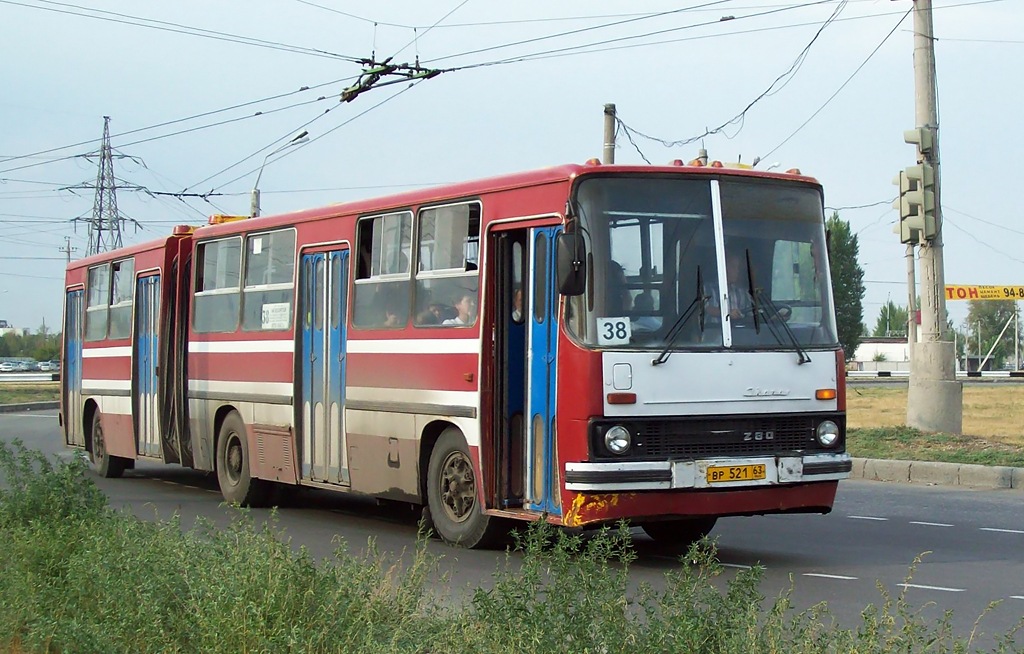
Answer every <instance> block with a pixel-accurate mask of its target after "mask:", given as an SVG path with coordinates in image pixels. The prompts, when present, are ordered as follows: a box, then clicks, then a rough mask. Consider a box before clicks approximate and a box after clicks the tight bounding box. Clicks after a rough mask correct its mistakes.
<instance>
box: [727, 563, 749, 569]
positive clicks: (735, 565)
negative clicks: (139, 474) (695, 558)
mask: <svg viewBox="0 0 1024 654" xmlns="http://www.w3.org/2000/svg"><path fill="white" fill-rule="evenodd" d="M721 566H722V567H723V568H738V569H740V570H750V566H749V565H743V564H742V563H722V564H721Z"/></svg>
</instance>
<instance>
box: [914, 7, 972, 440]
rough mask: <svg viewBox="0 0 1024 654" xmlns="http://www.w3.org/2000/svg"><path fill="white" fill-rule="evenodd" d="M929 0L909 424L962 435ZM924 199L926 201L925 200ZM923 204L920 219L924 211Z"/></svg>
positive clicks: (920, 54)
mask: <svg viewBox="0 0 1024 654" xmlns="http://www.w3.org/2000/svg"><path fill="white" fill-rule="evenodd" d="M933 33H934V32H933V27H932V0H914V88H915V93H914V107H915V118H916V127H917V130H916V131H917V141H916V142H917V144H918V163H919V165H921V167H922V172H923V173H924V174H923V175H922V180H921V181H922V184H926V182H927V176H928V175H927V169H928V168H929V167H930V168H931V170H932V172H933V173H934V200H935V204H934V221H935V224H934V228H932V229H929V228H930V227H931V226H930V225H928V222H927V219H926V220H925V223H924V229H923V230H922V232H923V233H929V234H930V233H931V232H932V231H934V237H932V238H930V239H929V238H921V239H920V246H919V247H920V252H921V342H920V343H914V344H913V345H912V346H911V357H910V384H909V388H908V394H907V425H908V426H910V427H916V428H918V429H921V430H924V431H931V432H937V431H941V432H945V433H948V434H960V433H963V386H962V384H961V383H960V382H958V381H956V372H955V369H954V365H953V364H954V353H953V344H952V342H950V341H949V340H947V338H946V292H945V291H946V282H945V271H944V266H943V259H942V214H941V209H940V207H941V203H940V201H939V198H940V194H939V125H938V110H937V108H936V97H935V96H936V93H935V89H936V82H935V40H934V37H933ZM925 199H927V198H925ZM926 204H927V202H922V207H921V215H922V216H924V215H925V214H926V213H927V208H926V206H925V205H926Z"/></svg>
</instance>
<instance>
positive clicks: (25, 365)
mask: <svg viewBox="0 0 1024 654" xmlns="http://www.w3.org/2000/svg"><path fill="white" fill-rule="evenodd" d="M14 369H15V370H17V371H18V372H28V371H29V370H31V369H32V366H31V365H30V364H29V362H28V361H19V362H18V363H16V364H14Z"/></svg>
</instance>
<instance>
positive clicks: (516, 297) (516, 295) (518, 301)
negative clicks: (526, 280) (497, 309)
mask: <svg viewBox="0 0 1024 654" xmlns="http://www.w3.org/2000/svg"><path fill="white" fill-rule="evenodd" d="M512 320H513V321H515V322H523V289H521V288H517V289H516V290H515V291H513V292H512Z"/></svg>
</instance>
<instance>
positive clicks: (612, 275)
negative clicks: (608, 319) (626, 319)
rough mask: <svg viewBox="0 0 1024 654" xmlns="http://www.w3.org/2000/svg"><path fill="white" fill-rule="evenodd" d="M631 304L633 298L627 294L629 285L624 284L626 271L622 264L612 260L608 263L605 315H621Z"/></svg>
mask: <svg viewBox="0 0 1024 654" xmlns="http://www.w3.org/2000/svg"><path fill="white" fill-rule="evenodd" d="M632 306H633V298H632V296H631V295H630V294H629V287H628V286H627V285H626V272H625V271H624V270H623V269H622V264H620V263H619V262H618V261H615V260H612V261H611V263H609V264H608V302H607V305H606V315H608V316H621V315H624V314H625V313H626V312H627V311H629V310H630V308H632Z"/></svg>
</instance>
